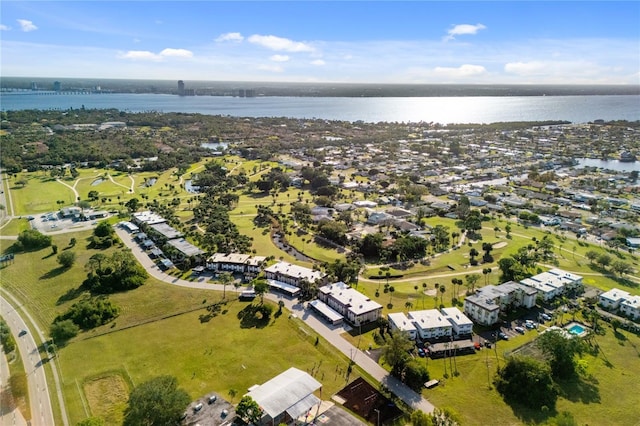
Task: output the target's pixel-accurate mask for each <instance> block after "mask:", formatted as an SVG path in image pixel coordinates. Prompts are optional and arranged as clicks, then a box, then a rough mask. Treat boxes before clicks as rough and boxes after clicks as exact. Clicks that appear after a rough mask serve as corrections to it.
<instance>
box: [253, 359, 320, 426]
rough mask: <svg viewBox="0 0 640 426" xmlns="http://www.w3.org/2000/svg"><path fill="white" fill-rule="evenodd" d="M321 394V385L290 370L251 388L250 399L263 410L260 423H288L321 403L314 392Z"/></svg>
mask: <svg viewBox="0 0 640 426" xmlns="http://www.w3.org/2000/svg"><path fill="white" fill-rule="evenodd" d="M318 390H320V392H322V384H321V383H320V382H318V381H317V380H316V379H314V378H313V377H311V376H310V375H309V374H307V373H305V372H304V371H302V370H298V369H297V368H293V367H292V368H290V369H288V370H287V371H285V372H283V373H281V374H279V375H277V376H276V377H274V378H273V379H271V380H269V381H267V382H265V383H264V384H262V385H259V386H252V387H251V390H250V391H249V393H247V395H248V396H250V397H251V398H252V399H253V400H254V401H255V402H256V403H257V404H258V405H259V406H260V408H262V410H263V413H264V414H263V418H262V420H261V423H266V424H272V425H277V424H282V423H284V424H288V423H290V422H292V421H293V420H295V419H297V418H298V417H300V416H302V415H303V414H305V413H307V412H308V411H309V410H310V409H311V408H312V407H314V406H315V405H318V404H319V403H320V402H321V400H320V399H319V398H318V397H317V396H315V395H314V392H316V391H318Z"/></svg>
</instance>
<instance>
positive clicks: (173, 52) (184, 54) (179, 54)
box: [160, 48, 193, 58]
mask: <svg viewBox="0 0 640 426" xmlns="http://www.w3.org/2000/svg"><path fill="white" fill-rule="evenodd" d="M160 56H162V57H163V58H165V57H172V58H191V57H193V52H192V51H190V50H186V49H171V48H167V49H164V50H163V51H162V52H160Z"/></svg>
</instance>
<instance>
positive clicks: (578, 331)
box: [569, 324, 584, 335]
mask: <svg viewBox="0 0 640 426" xmlns="http://www.w3.org/2000/svg"><path fill="white" fill-rule="evenodd" d="M569 333H572V334H577V335H580V334H582V333H584V328H583V327H582V326H580V325H578V324H574V325H572V326H571V327H570V328H569Z"/></svg>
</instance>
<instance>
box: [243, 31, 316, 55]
mask: <svg viewBox="0 0 640 426" xmlns="http://www.w3.org/2000/svg"><path fill="white" fill-rule="evenodd" d="M247 40H248V41H249V42H250V43H253V44H257V45H259V46H262V47H266V48H267V49H271V50H278V51H285V52H313V51H315V49H314V48H313V46H310V45H308V44H305V43H302V42H299V41H293V40H289V39H288V38H282V37H277V36H274V35H259V34H254V35H252V36H251V37H249V38H248V39H247Z"/></svg>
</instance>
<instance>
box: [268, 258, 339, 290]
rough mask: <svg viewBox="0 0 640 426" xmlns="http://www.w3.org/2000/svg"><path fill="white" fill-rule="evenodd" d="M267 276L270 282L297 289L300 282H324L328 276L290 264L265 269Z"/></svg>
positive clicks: (274, 265) (277, 264) (278, 264)
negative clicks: (278, 282)
mask: <svg viewBox="0 0 640 426" xmlns="http://www.w3.org/2000/svg"><path fill="white" fill-rule="evenodd" d="M264 273H265V276H266V277H267V279H269V280H274V281H281V282H284V283H286V284H290V285H293V286H296V287H300V282H301V281H303V280H306V281H307V282H309V283H318V282H324V280H326V277H327V274H325V273H324V272H322V271H316V270H313V269H310V268H305V267H304V266H299V265H294V264H292V263H288V262H278V263H274V264H273V265H271V266H269V267H268V268H265V270H264Z"/></svg>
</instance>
